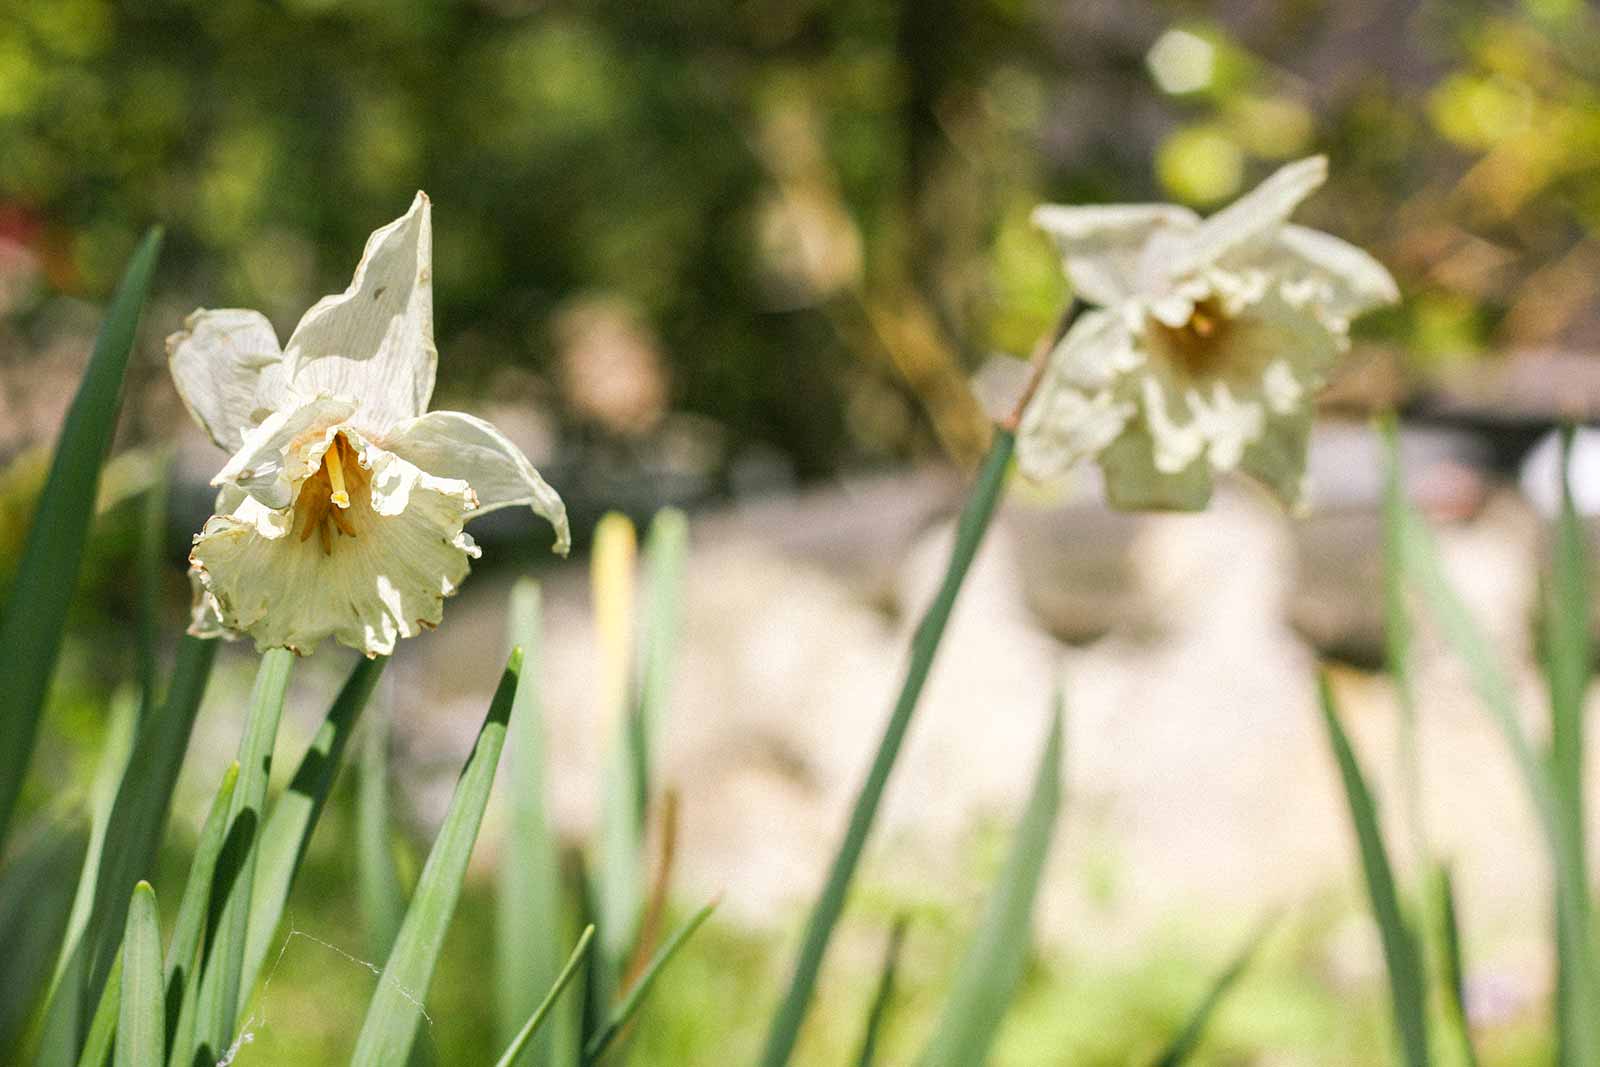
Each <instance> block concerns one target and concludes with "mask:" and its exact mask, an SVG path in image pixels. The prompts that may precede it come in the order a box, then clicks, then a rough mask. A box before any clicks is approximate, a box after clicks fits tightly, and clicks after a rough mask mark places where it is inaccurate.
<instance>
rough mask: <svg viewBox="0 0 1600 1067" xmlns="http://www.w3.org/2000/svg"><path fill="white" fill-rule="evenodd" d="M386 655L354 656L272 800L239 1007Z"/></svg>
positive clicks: (257, 972) (261, 848)
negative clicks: (324, 713)
mask: <svg viewBox="0 0 1600 1067" xmlns="http://www.w3.org/2000/svg"><path fill="white" fill-rule="evenodd" d="M388 662H389V661H388V658H387V657H381V656H380V657H378V658H376V659H367V658H365V657H362V658H360V659H358V660H357V661H356V665H355V668H354V669H353V670H351V672H350V677H349V678H348V679H346V680H345V683H344V686H343V687H342V688H341V689H340V690H339V695H338V696H336V697H335V698H334V701H333V706H332V707H330V708H329V709H328V714H327V716H326V717H325V718H324V719H323V720H322V725H321V726H319V727H318V728H317V732H316V735H315V736H313V737H312V739H311V744H310V745H309V746H307V748H306V752H305V755H304V756H302V757H301V759H300V763H299V765H298V766H297V767H296V768H295V772H294V777H293V778H291V779H290V780H289V786H288V788H287V789H285V790H284V791H283V793H282V795H280V796H279V797H278V799H277V800H275V801H273V804H272V811H271V813H270V814H269V815H268V816H267V821H266V825H265V826H264V827H263V829H262V831H261V838H260V844H259V845H257V847H256V855H257V857H258V858H257V860H256V873H255V887H254V889H253V890H252V891H251V894H250V929H249V934H248V936H247V938H246V939H245V952H244V967H243V970H242V971H241V972H240V974H241V977H240V982H239V1000H240V1002H239V1012H240V1014H243V1012H244V1009H245V1002H246V1001H248V1000H249V997H250V991H251V990H252V989H253V988H254V987H255V984H256V979H257V978H258V977H260V975H261V968H262V965H263V964H264V963H265V962H266V958H267V952H268V950H269V949H270V948H271V943H272V938H273V935H274V934H276V933H277V930H278V923H279V922H280V921H281V920H282V919H283V910H284V908H285V907H287V906H288V903H289V891H290V889H291V888H292V887H293V885H294V879H295V875H296V874H297V873H298V872H299V870H300V863H301V861H302V860H303V859H305V854H306V849H307V848H309V847H310V845H311V834H312V832H313V831H314V830H316V827H317V820H318V819H319V818H321V816H322V809H323V806H324V805H326V804H327V801H328V793H329V791H330V790H332V788H333V782H334V779H335V778H336V777H337V776H338V773H339V764H340V761H341V760H342V759H343V758H344V750H345V747H346V745H348V744H349V741H350V733H351V731H352V730H353V729H354V728H355V725H356V722H357V720H359V719H360V717H361V712H362V709H363V708H365V707H366V705H367V701H368V699H369V698H370V697H371V695H372V690H373V687H374V686H375V685H377V683H378V679H379V678H380V677H381V676H382V675H383V668H384V666H385V664H387V663H388Z"/></svg>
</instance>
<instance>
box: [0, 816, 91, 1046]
mask: <svg viewBox="0 0 1600 1067" xmlns="http://www.w3.org/2000/svg"><path fill="white" fill-rule="evenodd" d="M87 837H88V835H87V833H86V832H85V831H83V830H81V829H79V828H76V827H74V828H72V829H63V828H62V827H57V826H52V827H48V828H45V829H41V830H38V831H35V832H33V833H30V834H29V835H28V836H27V837H26V838H24V839H23V841H22V842H21V843H20V847H18V848H17V849H16V850H15V851H14V852H13V853H12V854H11V855H10V856H9V857H8V859H7V861H6V863H5V865H4V866H0V1063H4V1062H11V1060H12V1058H13V1057H14V1056H15V1055H16V1054H17V1053H18V1051H19V1050H18V1044H19V1042H20V1041H21V1040H22V1036H23V1027H24V1025H25V1024H26V1023H27V1021H28V1017H29V1015H30V1014H31V1013H32V1012H33V1011H34V1009H35V1007H36V1005H37V1003H38V1001H39V1000H40V998H41V996H42V994H43V993H44V992H45V990H46V989H47V987H48V983H49V981H50V975H51V971H52V968H53V966H54V960H55V958H56V950H57V948H58V946H59V945H60V943H61V934H62V931H64V930H65V929H66V925H67V916H68V914H69V913H70V911H71V909H72V876H73V873H74V872H75V871H76V870H77V869H78V867H79V866H80V865H81V864H82V862H83V853H84V849H85V848H86V846H87Z"/></svg>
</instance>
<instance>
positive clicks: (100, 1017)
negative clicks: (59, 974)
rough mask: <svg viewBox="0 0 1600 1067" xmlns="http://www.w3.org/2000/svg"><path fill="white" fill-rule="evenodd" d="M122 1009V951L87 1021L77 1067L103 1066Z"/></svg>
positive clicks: (109, 1057) (108, 1057)
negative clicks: (96, 1005) (87, 1026)
mask: <svg viewBox="0 0 1600 1067" xmlns="http://www.w3.org/2000/svg"><path fill="white" fill-rule="evenodd" d="M121 1011H122V953H120V952H118V953H117V962H116V963H113V964H112V965H111V973H110V974H109V975H107V976H106V987H105V989H103V990H101V992H100V1005H99V1006H98V1007H97V1008H95V1010H94V1017H93V1018H92V1019H91V1020H90V1021H89V1034H88V1036H87V1037H85V1038H84V1041H83V1053H82V1054H81V1055H80V1056H79V1057H78V1067H103V1065H104V1064H105V1063H107V1062H108V1061H109V1060H110V1059H111V1043H112V1042H113V1041H115V1040H116V1037H117V1015H118V1014H119V1013H120V1012H121Z"/></svg>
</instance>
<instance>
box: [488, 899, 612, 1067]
mask: <svg viewBox="0 0 1600 1067" xmlns="http://www.w3.org/2000/svg"><path fill="white" fill-rule="evenodd" d="M593 940H594V927H593V926H587V927H585V928H584V931H583V934H582V936H580V937H579V938H578V944H577V947H576V948H574V949H573V950H572V955H570V956H568V957H567V963H566V966H564V967H562V968H561V973H560V974H558V975H556V980H555V984H554V985H552V986H551V987H550V992H548V993H546V994H545V998H544V1000H542V1001H540V1002H539V1006H538V1007H537V1008H535V1009H534V1012H533V1014H532V1015H531V1016H529V1018H528V1021H527V1022H526V1023H525V1024H523V1027H522V1029H521V1030H518V1031H517V1034H516V1036H515V1037H513V1038H512V1039H511V1044H510V1046H509V1047H507V1049H506V1050H505V1052H504V1053H502V1054H501V1056H500V1059H499V1060H497V1061H496V1064H495V1067H512V1065H513V1064H515V1063H516V1062H517V1057H518V1056H520V1055H522V1051H523V1049H525V1048H527V1047H528V1042H529V1041H531V1040H532V1039H533V1036H534V1035H535V1034H537V1033H538V1032H539V1027H540V1026H542V1025H543V1024H544V1020H545V1016H547V1015H549V1014H550V1009H551V1008H552V1007H554V1006H555V1003H556V1001H558V1000H560V999H561V994H562V993H563V992H565V991H566V988H567V986H568V985H570V984H571V983H572V979H573V978H574V977H575V976H576V975H577V973H578V968H579V967H580V966H582V964H583V959H584V957H585V956H586V955H588V953H589V943H590V942H591V941H593Z"/></svg>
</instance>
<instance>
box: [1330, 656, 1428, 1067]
mask: <svg viewBox="0 0 1600 1067" xmlns="http://www.w3.org/2000/svg"><path fill="white" fill-rule="evenodd" d="M1318 681H1319V693H1320V695H1321V700H1322V717H1323V721H1324V722H1325V723H1326V725H1327V728H1328V740H1329V743H1330V744H1331V745H1332V747H1333V754H1334V759H1335V760H1336V761H1337V762H1338V764H1339V778H1340V780H1341V781H1342V782H1343V783H1344V793H1345V799H1346V800H1347V801H1348V802H1349V806H1350V819H1351V822H1352V823H1353V824H1354V825H1355V831H1356V842H1357V845H1358V846H1359V849H1360V852H1361V869H1362V872H1363V873H1364V874H1365V876H1366V882H1367V896H1368V898H1369V899H1370V900H1371V903H1372V913H1373V915H1374V916H1375V917H1376V918H1377V920H1378V931H1379V933H1380V934H1381V935H1382V938H1383V958H1384V962H1385V963H1386V964H1387V965H1388V968H1389V994H1390V998H1391V1000H1392V1002H1393V1008H1394V1023H1395V1029H1396V1030H1397V1031H1398V1032H1399V1035H1400V1046H1401V1050H1402V1051H1403V1052H1404V1054H1405V1060H1406V1063H1407V1064H1408V1067H1428V1019H1427V1002H1428V1000H1427V989H1426V981H1427V979H1426V976H1425V975H1424V973H1423V966H1422V958H1421V954H1420V953H1419V951H1418V944H1417V940H1416V936H1415V934H1414V933H1413V932H1412V930H1411V928H1410V927H1409V926H1408V925H1407V924H1406V921H1405V917H1404V916H1403V915H1402V914H1401V912H1400V898H1399V896H1398V894H1397V893H1396V892H1395V886H1394V873H1393V871H1392V870H1391V868H1390V866H1389V854H1388V852H1387V851H1385V849H1384V845H1383V833H1382V831H1381V830H1380V829H1379V827H1378V812H1377V807H1376V806H1375V805H1374V804H1373V801H1372V793H1371V792H1370V791H1369V790H1368V789H1367V782H1366V779H1365V778H1364V777H1363V776H1362V774H1361V766H1360V764H1358V763H1357V762H1356V756H1355V751H1354V750H1353V749H1352V748H1351V747H1350V739H1349V737H1347V736H1346V735H1345V732H1344V727H1343V726H1341V725H1340V723H1339V715H1338V712H1337V710H1336V709H1335V708H1334V702H1333V690H1332V688H1331V687H1330V686H1329V684H1328V679H1327V678H1326V677H1325V676H1324V677H1322V678H1320V679H1319V680H1318Z"/></svg>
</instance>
